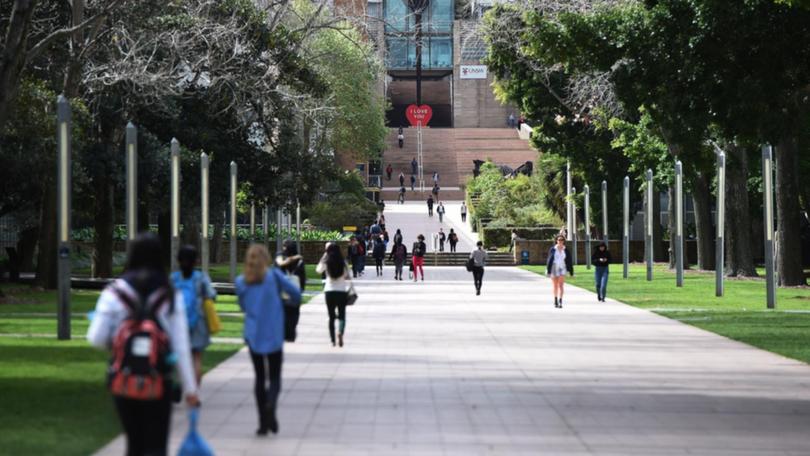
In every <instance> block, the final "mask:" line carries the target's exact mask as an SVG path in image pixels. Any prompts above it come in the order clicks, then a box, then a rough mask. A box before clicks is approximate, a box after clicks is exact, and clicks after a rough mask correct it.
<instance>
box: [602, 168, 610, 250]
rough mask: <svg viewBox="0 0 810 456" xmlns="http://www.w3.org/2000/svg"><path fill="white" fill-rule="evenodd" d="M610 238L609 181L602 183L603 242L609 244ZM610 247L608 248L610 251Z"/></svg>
mask: <svg viewBox="0 0 810 456" xmlns="http://www.w3.org/2000/svg"><path fill="white" fill-rule="evenodd" d="M609 239H610V238H609V237H608V204H607V181H602V240H603V241H604V242H605V244H606V245H607V243H608V242H609ZM609 248H610V246H608V249H609Z"/></svg>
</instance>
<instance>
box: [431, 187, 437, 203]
mask: <svg viewBox="0 0 810 456" xmlns="http://www.w3.org/2000/svg"><path fill="white" fill-rule="evenodd" d="M430 192H431V193H432V194H433V199H435V200H436V201H439V184H433V190H431V191H430Z"/></svg>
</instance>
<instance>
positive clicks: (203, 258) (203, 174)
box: [200, 152, 211, 274]
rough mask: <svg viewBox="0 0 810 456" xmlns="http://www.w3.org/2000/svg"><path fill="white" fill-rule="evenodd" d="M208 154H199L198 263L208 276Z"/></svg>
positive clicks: (209, 256) (209, 255)
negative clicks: (200, 232) (200, 234)
mask: <svg viewBox="0 0 810 456" xmlns="http://www.w3.org/2000/svg"><path fill="white" fill-rule="evenodd" d="M208 167H209V163H208V154H206V153H205V152H203V153H201V154H200V215H201V217H200V225H202V236H200V263H201V266H202V271H203V273H205V274H208V270H209V264H210V259H211V254H210V253H209V252H210V251H209V249H210V248H211V243H210V236H209V234H208V221H209V218H210V216H209V213H208V210H209V207H208V185H209V184H208Z"/></svg>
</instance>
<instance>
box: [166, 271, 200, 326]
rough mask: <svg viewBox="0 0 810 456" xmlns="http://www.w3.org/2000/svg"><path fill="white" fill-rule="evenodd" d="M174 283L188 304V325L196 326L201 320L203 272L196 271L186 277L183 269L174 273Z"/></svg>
mask: <svg viewBox="0 0 810 456" xmlns="http://www.w3.org/2000/svg"><path fill="white" fill-rule="evenodd" d="M172 284H174V288H175V289H177V290H178V291H180V292H182V293H183V301H184V302H185V304H186V318H187V320H188V327H189V329H190V328H194V327H195V326H196V325H197V322H199V321H200V318H202V315H200V305H199V304H200V299H201V294H202V291H203V289H202V273H201V272H200V271H194V272H192V273H191V277H190V278H189V279H186V278H184V277H183V273H182V272H181V271H175V272H173V273H172Z"/></svg>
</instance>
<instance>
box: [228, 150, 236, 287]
mask: <svg viewBox="0 0 810 456" xmlns="http://www.w3.org/2000/svg"><path fill="white" fill-rule="evenodd" d="M237 242H238V239H237V234H236V162H231V255H230V257H231V258H230V260H231V270H230V274H229V277H230V279H231V283H234V282H235V281H236V244H237Z"/></svg>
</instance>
